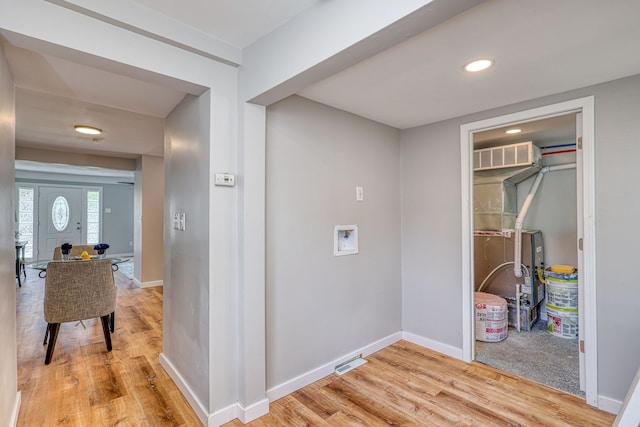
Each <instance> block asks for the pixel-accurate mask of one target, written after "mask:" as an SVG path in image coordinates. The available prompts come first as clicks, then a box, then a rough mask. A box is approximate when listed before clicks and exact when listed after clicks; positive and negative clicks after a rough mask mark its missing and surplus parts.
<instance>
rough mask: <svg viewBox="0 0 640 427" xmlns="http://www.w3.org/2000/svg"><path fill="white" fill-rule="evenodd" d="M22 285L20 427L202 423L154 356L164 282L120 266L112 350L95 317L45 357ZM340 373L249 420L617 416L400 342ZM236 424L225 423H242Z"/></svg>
mask: <svg viewBox="0 0 640 427" xmlns="http://www.w3.org/2000/svg"><path fill="white" fill-rule="evenodd" d="M27 272H28V280H27V283H26V284H23V287H22V288H18V289H17V295H18V300H17V313H18V316H17V323H18V330H17V335H18V386H19V389H20V390H21V392H22V406H21V408H20V416H19V419H18V426H29V427H31V426H58V425H65V426H116V425H117V426H201V425H202V424H201V423H200V422H199V420H198V419H197V417H196V416H195V414H194V413H193V411H192V410H191V408H190V407H189V405H188V404H187V402H186V401H185V399H184V398H183V396H182V395H181V394H180V392H179V391H178V389H177V387H176V386H175V385H174V383H173V382H172V381H171V380H170V379H169V377H168V376H167V374H166V373H165V372H164V370H163V369H162V368H161V367H160V365H159V363H158V355H159V353H160V350H161V345H162V326H161V324H162V288H159V287H155V288H147V289H136V288H133V287H132V286H131V281H130V280H129V279H127V278H126V276H124V275H122V274H121V273H118V272H117V273H116V282H117V285H118V288H119V291H118V308H117V311H116V313H117V316H116V332H115V334H113V351H112V352H111V353H106V351H105V345H104V338H103V336H102V330H101V326H100V324H99V322H96V321H85V324H86V326H87V329H86V330H85V329H83V328H82V326H81V325H74V324H72V323H68V324H64V325H62V329H61V331H60V335H59V337H58V344H57V346H56V347H57V348H56V351H55V353H54V357H53V360H52V362H51V365H49V366H45V365H44V356H45V346H43V345H42V339H43V337H44V331H45V326H46V325H45V323H44V320H43V319H42V294H43V286H44V280H42V279H39V278H38V277H37V274H36V273H37V272H36V271H34V270H29V269H27ZM367 360H368V363H366V364H364V365H363V366H361V367H358V368H356V369H355V370H353V371H351V372H348V373H346V374H344V375H342V376H338V375H335V374H333V375H330V376H328V377H326V378H324V379H322V380H320V381H318V382H316V383H314V384H312V385H310V386H308V387H305V388H303V389H301V390H298V391H297V392H295V393H293V394H291V395H289V396H286V397H284V398H282V399H279V400H277V401H275V402H272V403H271V405H270V413H269V414H268V415H266V416H264V417H261V418H260V419H258V420H256V421H253V422H252V423H250V424H249V425H250V426H257V427H262V426H356V425H357V426H388V425H395V426H449V425H460V426H532V427H533V426H535V427H538V426H610V425H611V423H612V422H613V419H614V416H613V415H611V414H607V413H604V412H601V411H598V410H596V409H593V408H591V407H590V406H588V405H586V404H585V403H584V400H582V399H579V398H578V397H576V396H573V395H570V394H567V393H564V392H561V391H558V390H554V389H551V388H548V387H545V386H541V385H538V384H536V383H533V382H530V381H528V380H525V379H522V378H519V377H515V376H513V375H510V374H506V373H503V372H499V371H497V370H495V369H493V368H490V367H487V366H485V365H482V364H479V363H472V364H471V365H469V364H466V363H463V362H460V361H458V360H455V359H452V358H449V357H446V356H443V355H441V354H439V353H435V352H432V351H429V350H426V349H423V348H421V347H418V346H416V345H413V344H411V343H408V342H405V341H400V342H398V343H396V344H394V345H392V346H390V347H387V348H385V349H383V350H382V351H379V352H378V353H375V354H374V355H370V356H368V357H367ZM242 425H243V424H242V423H241V422H239V421H238V420H235V421H233V422H231V423H228V424H227V425H226V426H227V427H240V426H242Z"/></svg>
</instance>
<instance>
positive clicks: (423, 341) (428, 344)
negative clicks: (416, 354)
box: [402, 332, 463, 360]
mask: <svg viewBox="0 0 640 427" xmlns="http://www.w3.org/2000/svg"><path fill="white" fill-rule="evenodd" d="M402 339H403V340H405V341H409V342H411V343H413V344H416V345H419V346H420V347H424V348H426V349H429V350H433V351H437V352H438V353H441V354H444V355H446V356H450V357H453V358H456V359H458V360H463V359H462V349H460V348H458V347H454V346H452V345H449V344H445V343H441V342H439V341H434V340H432V339H429V338H425V337H423V336H420V335H416V334H412V333H411V332H402Z"/></svg>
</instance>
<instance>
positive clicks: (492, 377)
mask: <svg viewBox="0 0 640 427" xmlns="http://www.w3.org/2000/svg"><path fill="white" fill-rule="evenodd" d="M366 360H367V361H368V362H367V363H365V364H364V365H362V366H360V367H358V368H356V369H354V370H352V371H351V372H348V373H346V374H343V375H342V376H338V375H336V374H332V375H331V376H329V377H326V378H324V379H322V380H320V381H318V382H316V383H314V384H312V385H310V386H307V387H305V388H303V389H301V390H298V391H296V392H294V393H292V394H291V395H289V396H286V397H284V398H282V399H280V400H277V401H275V402H273V403H271V405H270V412H269V414H268V415H265V416H264V417H262V418H260V419H258V420H256V421H254V422H251V423H249V424H248V425H249V426H254V427H264V426H390V425H391V426H438V427H440V426H453V425H456V426H483V427H484V426H532V427H533V426H535V427H540V426H581V427H586V426H610V425H611V424H612V422H613V420H614V418H615V417H614V416H613V415H611V414H608V413H605V412H602V411H599V410H597V409H594V408H592V407H590V406H588V405H587V404H586V403H585V402H584V400H582V399H579V398H578V397H576V396H574V395H571V394H567V393H565V392H562V391H559V390H555V389H552V388H549V387H546V386H542V385H539V384H536V383H533V382H531V381H528V380H526V379H523V378H519V377H516V376H513V375H511V374H506V373H503V372H500V371H497V370H495V369H493V368H491V367H488V366H486V365H483V364H481V363H475V362H474V363H472V364H466V363H464V362H461V361H458V360H456V359H452V358H450V357H447V356H444V355H442V354H439V353H436V352H432V351H429V350H426V349H424V348H422V347H419V346H417V345H414V344H411V343H409V342H406V341H400V342H398V343H395V344H393V345H391V346H389V347H387V348H385V349H383V350H381V351H379V352H377V353H375V354H373V355H370V356H368V357H366ZM242 425H243V424H242V423H240V422H239V421H237V420H236V421H233V422H231V423H228V424H227V425H226V426H227V427H240V426H242Z"/></svg>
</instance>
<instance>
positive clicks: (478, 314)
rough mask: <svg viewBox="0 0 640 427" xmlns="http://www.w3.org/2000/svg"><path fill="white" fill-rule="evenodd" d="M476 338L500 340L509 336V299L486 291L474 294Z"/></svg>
mask: <svg viewBox="0 0 640 427" xmlns="http://www.w3.org/2000/svg"><path fill="white" fill-rule="evenodd" d="M474 303H475V304H474V307H475V309H474V311H475V321H476V340H478V341H484V342H498V341H502V340H504V339H505V338H507V334H508V332H509V309H508V307H507V300H505V299H504V298H501V297H499V296H497V295H493V294H487V293H485V292H476V293H475V294H474Z"/></svg>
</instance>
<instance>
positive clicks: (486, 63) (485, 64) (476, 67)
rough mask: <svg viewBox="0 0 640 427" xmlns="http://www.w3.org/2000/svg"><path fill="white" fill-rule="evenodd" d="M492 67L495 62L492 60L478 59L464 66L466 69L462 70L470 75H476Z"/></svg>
mask: <svg viewBox="0 0 640 427" xmlns="http://www.w3.org/2000/svg"><path fill="white" fill-rule="evenodd" d="M492 65H493V61H492V60H491V59H477V60H475V61H471V62H468V63H466V64H464V67H462V68H463V69H464V70H465V71H468V72H470V73H475V72H476V71H482V70H486V69H487V68H489V67H491V66H492Z"/></svg>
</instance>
